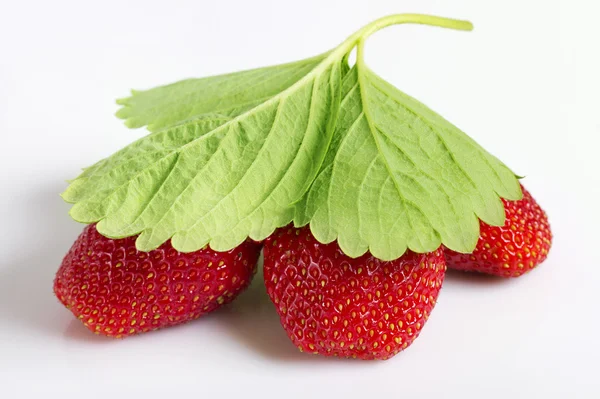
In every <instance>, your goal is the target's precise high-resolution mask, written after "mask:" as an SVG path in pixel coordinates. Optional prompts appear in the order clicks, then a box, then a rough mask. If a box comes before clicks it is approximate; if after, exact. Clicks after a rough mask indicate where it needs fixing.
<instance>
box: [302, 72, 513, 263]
mask: <svg viewBox="0 0 600 399" xmlns="http://www.w3.org/2000/svg"><path fill="white" fill-rule="evenodd" d="M498 194H500V195H501V196H503V197H505V198H509V199H518V198H520V195H521V194H520V187H519V184H518V183H517V180H516V179H515V176H514V174H513V173H512V172H511V171H510V170H509V169H508V168H506V166H504V165H503V164H502V163H501V162H500V161H498V160H497V159H496V158H495V157H493V156H492V155H490V154H488V153H487V152H486V151H485V150H483V149H482V148H481V147H480V146H479V145H477V144H476V143H475V142H474V141H473V140H472V139H471V138H470V137H468V136H467V135H465V134H464V133H463V132H461V131H460V130H459V129H457V128H456V127H455V126H453V125H452V124H450V123H449V122H447V121H446V120H444V119H443V118H441V117H440V116H439V115H437V114H436V113H434V112H433V111H431V110H430V109H429V108H427V107H425V106H424V105H423V104H421V103H419V102H418V101H416V100H415V99H413V98H411V97H409V96H407V95H406V94H404V93H402V92H400V91H399V90H398V89H396V88H395V87H393V86H392V85H390V84H389V83H387V82H385V81H384V80H383V79H381V78H380V77H378V76H376V75H375V74H374V73H373V72H372V71H370V70H369V69H368V68H367V67H366V66H364V65H362V64H361V63H357V64H356V65H355V67H354V68H353V69H352V71H351V72H350V73H349V74H348V75H347V76H346V77H345V79H344V82H343V98H342V102H341V110H340V114H339V118H338V122H337V128H336V130H335V132H334V136H333V139H332V144H331V146H330V149H329V151H328V154H327V156H326V158H325V161H324V163H323V165H322V167H321V170H320V172H319V174H318V176H317V178H316V180H315V182H314V184H313V185H312V187H311V189H310V191H309V192H308V193H307V195H306V196H305V199H304V200H303V201H301V202H300V203H299V204H298V208H297V210H296V212H297V214H296V218H295V223H296V225H304V224H307V223H308V222H310V226H311V230H312V232H313V234H314V235H315V237H316V238H317V239H318V240H319V241H321V242H331V241H334V240H336V239H337V240H338V244H339V245H340V247H341V248H342V250H343V251H344V252H345V253H346V254H348V255H350V256H353V257H357V256H360V255H362V254H363V253H365V252H366V251H367V250H369V251H370V252H371V253H372V254H373V255H374V256H376V257H378V258H380V259H386V260H389V259H395V258H397V257H399V256H401V255H402V254H403V253H404V251H405V250H406V248H410V249H411V250H413V251H416V252H429V251H433V250H435V249H436V248H438V247H439V246H440V244H442V243H443V244H444V245H446V246H447V247H449V248H451V249H454V250H456V251H462V252H470V251H472V250H473V248H474V247H475V245H476V243H477V239H478V236H479V220H478V218H477V217H479V218H481V219H482V220H484V221H485V222H486V223H488V224H492V225H500V224H502V223H503V222H504V208H503V206H502V202H501V201H500V200H499V198H498Z"/></svg>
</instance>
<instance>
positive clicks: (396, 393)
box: [0, 0, 600, 399]
mask: <svg viewBox="0 0 600 399" xmlns="http://www.w3.org/2000/svg"><path fill="white" fill-rule="evenodd" d="M166 3H167V2H165V4H161V2H154V1H138V2H124V1H107V0H104V1H99V2H82V1H71V2H67V1H59V0H54V1H38V2H30V1H19V2H17V1H12V2H9V1H6V2H2V3H1V5H0V137H1V139H2V141H1V142H0V149H1V155H0V167H1V172H0V187H1V195H0V215H1V218H0V245H1V251H2V252H1V253H0V389H1V391H0V392H2V393H0V396H2V397H6V398H12V397H29V395H33V394H34V393H37V394H44V397H55V396H57V397H59V396H58V394H59V393H63V394H64V393H69V394H70V395H63V396H62V397H80V396H85V397H87V398H96V397H98V398H100V397H126V396H125V395H126V394H128V395H136V396H130V397H141V394H142V393H145V394H146V395H145V396H144V397H146V398H151V397H164V393H167V392H177V393H186V394H188V395H195V396H196V397H204V398H207V397H208V398H210V397H212V396H209V395H213V394H214V395H217V394H218V395H219V397H233V394H234V393H235V394H238V395H240V396H247V395H250V396H252V397H253V395H259V396H260V397H263V398H270V397H285V398H295V397H303V398H304V397H306V398H307V397H320V396H322V397H342V396H340V395H342V394H343V395H344V396H343V397H345V398H354V397H356V398H365V397H369V398H377V397H379V395H380V394H381V395H383V394H385V395H387V396H386V397H388V398H402V397H403V398H419V397H423V398H425V397H431V398H441V397H445V398H454V397H456V398H463V399H466V398H483V397H485V398H508V397H510V398H521V397H544V398H566V397H573V398H598V397H600V382H599V379H598V377H597V374H598V364H597V363H598V359H599V358H600V339H598V333H599V330H600V321H599V319H598V316H599V312H598V296H597V290H598V284H599V279H600V265H599V264H598V263H599V255H598V242H597V239H598V231H599V226H600V218H599V216H598V215H599V212H598V197H599V194H600V188H599V187H600V177H599V176H600V173H599V172H600V162H599V158H600V157H599V156H598V147H599V145H600V119H599V117H598V115H599V114H600V100H599V99H600V97H599V93H600V84H599V78H598V71H600V58H599V54H600V52H599V51H598V39H599V38H600V27H599V25H598V23H597V17H596V16H597V15H598V13H599V12H600V7H599V3H598V2H597V1H596V0H588V1H586V0H579V1H575V0H562V1H558V0H554V1H553V0H538V1H536V0H529V1H522V0H505V1H497V2H489V1H480V0H470V1H467V0H460V1H459V0H455V1H452V2H449V1H442V0H439V1H423V0H419V1H417V0H414V1H408V0H406V1H393V0H390V1H373V0H369V1H367V0H363V1H348V0H345V1H335V2H334V1H324V0H317V1H308V0H303V1H298V2H291V1H281V0H279V1H238V2H233V1H205V2H202V1H189V2H170V3H171V4H170V5H167V4H166ZM398 12H426V13H433V14H438V15H444V16H451V17H458V18H468V19H470V20H471V21H473V23H474V24H475V31H474V32H472V33H463V32H452V31H445V30H441V29H436V28H429V27H419V26H402V27H393V28H388V29H386V30H385V31H382V32H379V33H377V34H376V35H375V36H373V37H372V38H371V39H370V40H369V43H368V49H367V50H368V63H369V64H370V65H371V66H372V68H373V69H374V70H375V71H377V72H378V73H379V74H381V75H383V76H384V77H385V78H387V79H388V80H390V81H391V82H392V83H394V84H395V85H397V86H398V87H399V88H400V89H402V90H404V91H406V92H408V93H409V94H412V95H414V96H415V97H417V98H418V99H420V100H422V101H423V102H425V103H426V104H428V105H429V106H430V107H432V108H433V109H435V110H437V111H438V112H440V113H441V114H442V115H444V116H446V117H447V118H448V119H450V120H451V121H453V122H454V123H455V124H457V125H458V126H460V127H461V128H463V129H464V130H465V131H466V132H467V133H469V134H470V135H472V136H473V137H474V138H475V139H476V140H477V141H479V142H480V143H481V144H482V145H483V146H484V147H486V148H487V149H488V150H490V151H491V152H493V153H494V154H496V155H497V156H498V157H499V158H501V159H502V160H503V161H504V162H506V163H507V164H508V165H509V166H510V167H512V168H513V170H515V171H516V172H517V173H520V174H525V175H527V176H528V177H527V179H526V180H525V181H524V182H525V185H526V186H527V187H528V188H529V190H530V191H531V192H532V193H533V195H534V196H535V197H536V198H537V199H538V200H539V202H540V203H541V204H542V206H543V207H544V208H545V209H546V210H547V212H548V213H549V215H550V218H551V223H552V228H553V231H554V234H555V240H554V246H553V248H552V251H551V253H550V257H549V259H548V260H547V262H546V263H545V264H544V265H543V266H541V267H540V268H539V269H537V270H536V271H534V272H532V273H530V274H529V275H527V276H525V277H523V278H520V279H517V280H511V281H498V280H496V279H491V278H481V277H467V276H465V275H461V274H455V273H450V274H448V277H447V280H446V282H445V285H444V289H443V290H442V293H441V296H440V300H439V304H438V306H437V307H436V309H435V310H434V312H433V317H431V319H430V321H429V322H428V323H427V325H426V327H425V328H424V331H423V333H422V335H421V337H420V338H419V339H418V340H417V341H416V342H415V344H414V345H413V346H412V347H410V348H409V349H408V350H407V351H405V352H403V353H401V354H400V355H398V356H396V357H395V358H393V359H392V360H390V361H387V362H360V361H340V360H332V359H325V358H320V357H315V356H309V355H305V354H301V353H299V352H298V351H297V350H296V349H295V348H294V347H293V346H292V345H291V343H289V341H288V340H287V338H286V336H285V333H284V332H283V330H282V329H281V328H280V327H279V324H278V319H277V316H276V313H275V310H274V308H273V306H272V305H271V304H270V303H269V301H268V299H267V297H266V296H265V293H264V292H263V288H262V286H261V281H260V280H256V281H255V283H256V284H254V285H253V287H252V289H251V290H250V291H249V292H248V293H247V294H245V295H244V296H243V297H241V298H240V300H238V301H237V302H236V304H235V305H234V306H232V307H229V308H228V309H225V310H222V311H219V312H217V313H215V314H212V315H210V316H208V317H206V318H204V319H201V320H198V321H196V322H194V323H191V324H188V325H185V326H182V327H177V328H173V329H168V330H164V331H161V332H156V333H151V334H147V335H145V336H140V337H138V338H132V339H126V340H123V341H112V340H107V339H103V338H101V337H97V336H94V335H92V334H91V333H89V332H88V331H87V330H86V329H85V328H84V327H83V326H82V325H80V323H79V321H76V320H75V319H74V318H73V317H72V315H71V314H70V313H69V312H68V311H67V310H65V309H64V308H62V307H61V306H60V305H59V303H58V301H57V300H55V298H54V297H53V295H52V290H51V288H52V278H53V274H54V272H55V271H56V269H57V267H58V265H59V263H60V261H61V258H62V256H63V254H64V253H65V252H66V250H67V249H68V248H69V246H70V245H71V243H72V242H73V240H74V239H75V237H76V236H77V235H78V233H79V231H80V230H81V226H80V225H77V224H76V223H75V222H72V221H71V220H70V219H69V217H68V215H67V210H68V206H67V205H66V204H64V203H62V202H61V199H60V198H59V197H58V194H59V193H60V192H61V191H62V190H63V189H64V188H65V183H64V180H66V179H69V178H72V177H74V176H76V175H77V173H78V172H79V168H80V167H83V166H87V165H89V164H91V163H93V162H95V161H97V160H99V159H100V158H102V157H104V156H107V155H109V154H111V153H112V152H113V151H115V150H117V149H119V148H120V147H122V146H123V145H125V144H126V143H129V142H131V141H132V140H134V139H135V138H137V137H140V136H141V135H142V134H144V131H142V130H138V131H129V130H127V129H126V128H125V127H124V126H123V125H122V122H121V121H119V120H117V119H116V118H115V117H113V113H114V112H115V111H116V109H117V106H116V105H115V103H114V100H115V98H117V97H123V96H126V95H127V94H128V92H129V89H130V88H138V89H141V88H147V87H151V86H154V85H158V84H164V83H169V82H172V81H175V80H179V79H182V78H185V77H196V76H197V77H200V76H205V75H211V74H216V73H223V72H228V71H232V70H239V69H245V68H250V67H256V66H262V65H268V64H274V63H281V62H285V61H291V60H295V59H299V58H303V57H306V56H310V55H313V54H317V53H319V52H321V51H323V50H326V49H328V48H330V47H332V46H334V45H336V44H337V43H339V42H340V41H341V40H343V39H344V38H345V37H346V36H347V35H349V34H350V33H352V32H353V31H354V30H356V29H358V28H359V27H360V26H362V25H363V24H365V23H367V22H369V21H371V20H373V19H375V18H377V17H380V16H383V15H386V14H390V13H398ZM109 395H110V396H109ZM138 395H140V396H138ZM31 397H34V396H31ZM37 397H40V396H37ZM172 397H176V396H172ZM186 397H190V396H186Z"/></svg>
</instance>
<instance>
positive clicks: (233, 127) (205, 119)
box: [63, 14, 521, 260]
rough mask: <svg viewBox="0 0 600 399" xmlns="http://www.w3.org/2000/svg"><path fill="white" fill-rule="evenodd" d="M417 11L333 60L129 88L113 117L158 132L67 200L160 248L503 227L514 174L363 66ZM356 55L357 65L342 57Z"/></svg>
mask: <svg viewBox="0 0 600 399" xmlns="http://www.w3.org/2000/svg"><path fill="white" fill-rule="evenodd" d="M406 22H414V23H421V24H429V25H436V26H442V27H448V28H454V29H463V30H469V29H470V28H471V25H470V23H467V22H464V21H456V20H449V19H445V18H439V17H431V16H422V15H411V14H406V15H393V16H390V17H385V18H382V19H380V20H377V21H375V22H373V23H371V24H369V25H367V26H365V27H364V28H362V29H360V30H359V31H357V32H356V33H355V34H353V35H352V36H350V37H349V38H348V39H347V40H346V41H344V42H343V43H342V44H340V45H339V46H338V47H336V48H335V49H333V50H332V51H330V52H327V53H324V54H323V55H320V56H317V57H314V58H311V59H307V60H303V61H297V62H295V63H290V64H285V65H279V66H273V67H268V68H263V69H257V70H252V71H244V72H238V73H234V74H229V75H221V76H216V77H211V78H204V79H192V80H186V81H182V82H179V83H174V84H172V85H168V86H163V87H159V88H156V89H151V90H148V91H144V92H134V93H133V95H132V96H131V97H130V98H127V99H124V100H120V101H119V103H121V104H123V105H124V107H123V108H122V109H121V110H120V111H119V112H118V116H119V117H122V118H125V119H126V124H127V125H128V126H130V127H140V126H144V125H147V126H148V128H149V129H150V130H151V131H153V133H151V134H150V135H148V136H146V137H144V138H142V139H140V140H138V141H136V142H134V143H133V144H131V145H129V146H127V147H126V148H124V149H122V150H121V151H119V152H117V153H115V154H114V155H113V156H111V157H109V158H107V159H105V160H102V161H100V162H98V163H97V164H95V165H93V166H92V167H90V168H87V169H85V170H84V172H83V173H82V174H81V175H80V176H79V177H78V178H76V179H75V180H73V181H72V182H71V184H70V186H69V187H68V189H67V190H66V191H65V193H63V197H64V199H65V200H66V201H68V202H71V203H73V204H74V205H73V207H72V209H71V215H72V217H73V218H74V219H75V220H78V221H80V222H84V223H94V222H98V230H99V231H100V232H101V233H102V234H104V235H106V236H108V237H113V238H119V237H126V236H132V235H136V234H140V235H139V237H138V239H137V241H136V245H137V247H138V249H140V250H144V251H147V250H151V249H154V248H156V247H158V246H159V245H161V244H162V243H164V242H165V241H167V240H169V239H171V240H172V244H173V246H174V247H175V248H176V249H178V250H180V251H186V252H187V251H194V250H197V249H199V248H201V247H203V246H204V245H206V244H210V246H211V247H212V248H213V249H215V250H223V251H224V250H229V249H231V248H233V247H235V246H236V245H238V244H239V243H241V242H242V241H243V240H245V239H246V238H247V237H251V238H253V239H255V240H261V239H264V238H266V237H267V236H268V235H270V234H271V233H272V232H273V230H274V229H275V228H278V227H281V226H284V225H286V224H288V223H290V222H291V221H292V220H293V221H294V223H295V224H296V225H298V226H300V225H306V224H309V223H310V226H311V229H312V231H313V233H314V234H315V236H316V238H317V239H318V240H319V241H321V242H331V241H333V240H338V242H339V245H340V246H341V248H342V249H343V250H344V252H345V253H346V254H348V255H350V256H353V257H356V256H359V255H361V254H363V253H365V252H366V251H367V250H370V251H371V253H372V254H373V255H375V256H376V257H378V258H380V259H385V260H389V259H395V258H397V257H399V256H401V255H402V254H403V253H404V252H405V251H406V249H407V248H410V249H412V250H414V251H417V252H426V251H432V250H434V249H436V248H438V247H439V246H440V244H443V245H446V246H447V247H449V248H451V249H454V250H456V251H460V252H470V251H472V250H473V249H474V247H475V244H476V241H477V238H478V234H479V219H481V220H483V221H485V222H487V223H489V224H493V225H499V224H502V223H503V222H504V210H503V207H502V203H501V201H500V197H504V198H507V199H518V198H520V196H521V192H520V186H519V184H518V181H517V179H516V177H515V175H514V174H513V173H512V172H511V171H510V170H509V169H508V168H507V167H506V166H504V165H503V164H502V163H501V162H500V161H499V160H498V159H496V158H495V157H493V156H492V155H490V154H489V153H487V152H486V151H485V150H484V149H482V148H481V147H480V146H479V145H477V144H476V143H475V142H474V141H473V140H472V139H471V138H469V137H468V136H467V135H465V134H464V133H463V132H461V131H460V130H459V129H458V128H456V127H454V126H453V125H452V124H450V123H449V122H447V121H446V120H445V119H443V118H442V117H441V116H439V115H437V114H436V113H435V112H433V111H432V110H430V109H429V108H427V107H426V106H424V105H423V104H421V103H419V102H418V101H416V100H415V99H413V98H411V97H409V96H407V95H406V94H404V93H402V92H400V91H399V90H397V89H396V88H394V87H393V86H392V85H390V84H389V83H387V82H385V81H384V80H383V79H381V78H380V77H378V76H377V75H376V74H375V73H373V72H372V71H370V70H369V69H368V68H367V67H366V65H365V63H364V55H363V53H364V50H363V47H364V41H365V38H366V37H368V36H369V35H370V34H372V33H373V32H375V31H377V30H378V29H381V28H382V27H385V26H388V25H391V24H397V23H406ZM354 48H357V49H358V51H357V62H356V64H355V66H354V67H352V68H349V66H348V63H347V59H348V55H349V54H350V52H351V51H352V50H353V49H354Z"/></svg>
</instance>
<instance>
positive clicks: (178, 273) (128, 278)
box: [54, 225, 261, 338]
mask: <svg viewBox="0 0 600 399" xmlns="http://www.w3.org/2000/svg"><path fill="white" fill-rule="evenodd" d="M135 239H136V237H129V238H124V239H117V240H113V239H110V238H107V237H104V236H103V235H101V234H100V233H99V232H98V231H97V230H96V227H95V225H88V226H86V227H85V229H84V230H83V232H82V233H81V235H80V236H79V237H78V238H77V241H76V242H75V243H74V244H73V246H72V247H71V249H70V251H69V252H68V253H67V255H66V256H65V258H64V259H63V262H62V264H61V266H60V268H59V270H58V272H57V274H56V278H55V280H54V293H55V295H56V297H57V298H58V299H59V300H60V302H61V303H62V304H63V305H65V306H66V307H67V308H68V309H70V310H71V311H72V312H73V314H74V315H75V316H76V317H77V318H79V319H81V321H82V322H83V323H84V325H85V326H86V327H87V328H88V329H90V330H91V331H93V332H95V333H97V334H102V335H106V336H110V337H116V338H122V337H126V336H129V335H133V334H138V333H142V332H147V331H150V330H156V329H158V328H163V327H167V326H172V325H176V324H180V323H183V322H186V321H190V320H193V319H196V318H198V317H199V316H201V315H203V314H205V313H208V312H211V311H212V310H214V309H216V308H218V307H220V306H221V305H223V304H226V303H228V302H231V301H232V300H233V299H234V298H235V297H236V296H237V295H238V294H239V293H240V292H241V291H242V290H243V289H245V288H246V287H247V286H248V284H249V283H250V280H251V278H252V276H253V274H254V272H255V270H256V261H257V259H258V255H259V253H260V248H261V246H260V244H257V243H254V242H251V241H246V242H244V243H242V244H241V245H240V246H238V247H237V248H234V249H233V250H231V251H229V252H215V251H213V250H211V249H209V248H204V249H201V250H199V251H196V252H191V253H181V252H178V251H176V250H175V249H173V247H172V246H171V244H170V243H165V244H163V245H162V246H161V247H159V248H158V249H156V250H153V251H150V252H141V251H138V250H137V249H136V247H135Z"/></svg>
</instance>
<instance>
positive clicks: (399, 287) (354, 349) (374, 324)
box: [264, 227, 446, 359]
mask: <svg viewBox="0 0 600 399" xmlns="http://www.w3.org/2000/svg"><path fill="white" fill-rule="evenodd" d="M445 270H446V264H445V261H444V255H443V252H442V250H441V249H438V250H437V251H435V252H432V253H428V254H416V253H413V252H407V253H406V254H405V255H403V256H402V257H401V258H399V259H397V260H394V261H391V262H384V261H380V260H378V259H377V258H375V257H373V256H372V255H370V254H369V253H367V254H365V255H363V256H361V257H359V258H356V259H353V258H350V257H348V256H346V255H345V254H344V253H343V252H342V250H341V249H340V247H339V246H338V245H337V243H335V242H334V243H331V244H321V243H319V242H318V241H317V240H316V239H315V238H314V237H313V235H312V234H311V232H310V229H309V228H308V227H304V228H301V229H295V228H292V227H287V228H284V229H280V230H278V231H276V232H275V233H274V234H273V235H272V236H271V237H270V238H268V239H267V240H266V242H265V247H264V276H265V284H266V286H267V292H268V294H269V297H270V298H271V300H272V301H273V303H274V304H275V306H276V307H277V312H278V313H279V316H280V319H281V323H282V325H283V327H284V329H285V330H286V332H287V334H288V335H289V337H290V339H291V340H292V341H293V342H294V344H295V345H296V346H298V348H300V350H301V351H306V352H312V353H316V354H322V355H326V356H330V355H333V356H343V357H358V358H361V359H387V358H390V357H392V356H393V355H395V354H396V353H398V352H399V351H401V350H403V349H405V348H406V347H408V346H409V345H410V344H411V343H412V342H413V341H414V340H415V338H417V336H418V335H419V333H420V331H421V329H422V328H423V325H424V324H425V322H426V321H427V318H428V317H429V314H430V313H431V310H432V309H433V307H434V305H435V303H436V300H437V296H438V293H439V291H440V288H441V286H442V281H443V279H444V271H445Z"/></svg>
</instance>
